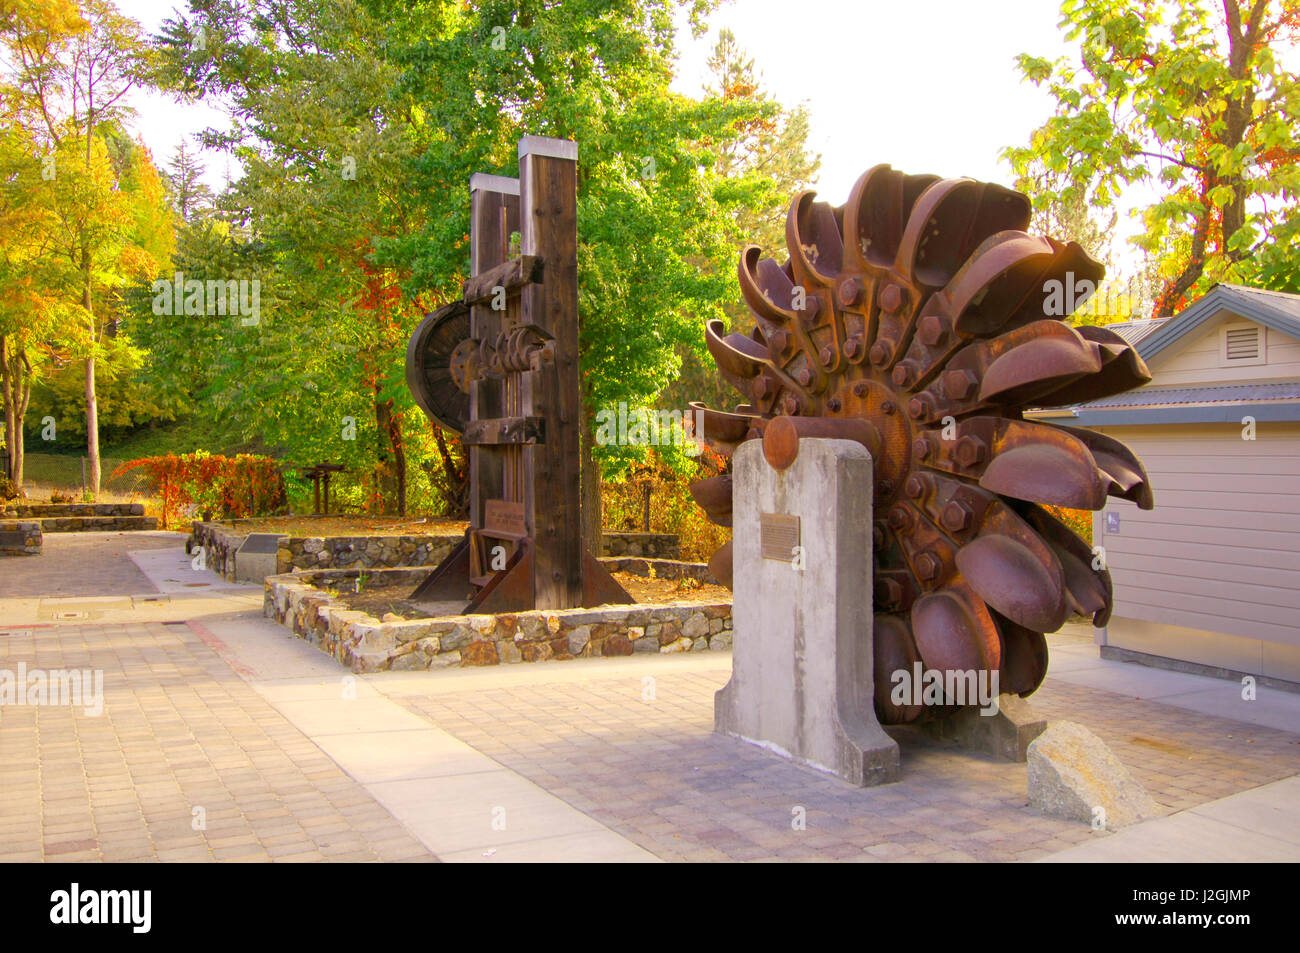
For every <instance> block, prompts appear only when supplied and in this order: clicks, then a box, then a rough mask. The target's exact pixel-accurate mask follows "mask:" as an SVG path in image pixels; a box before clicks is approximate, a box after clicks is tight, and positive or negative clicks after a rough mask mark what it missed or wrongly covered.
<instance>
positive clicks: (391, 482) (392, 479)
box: [375, 400, 406, 516]
mask: <svg viewBox="0 0 1300 953" xmlns="http://www.w3.org/2000/svg"><path fill="white" fill-rule="evenodd" d="M375 423H376V425H377V426H378V428H379V467H378V469H379V492H380V498H381V500H382V505H383V510H384V512H385V513H391V512H393V510H394V508H395V509H396V512H397V515H398V516H405V515H406V448H405V446H403V443H402V421H401V417H400V416H399V415H395V414H394V413H393V402H392V401H391V400H385V401H382V402H381V401H378V400H376V401H375ZM390 454H391V456H390Z"/></svg>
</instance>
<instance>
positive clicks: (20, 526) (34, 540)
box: [0, 520, 43, 556]
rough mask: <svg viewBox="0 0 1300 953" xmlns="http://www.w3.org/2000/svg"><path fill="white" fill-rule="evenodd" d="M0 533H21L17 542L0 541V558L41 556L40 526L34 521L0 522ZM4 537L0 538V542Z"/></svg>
mask: <svg viewBox="0 0 1300 953" xmlns="http://www.w3.org/2000/svg"><path fill="white" fill-rule="evenodd" d="M0 533H5V534H7V533H21V534H22V536H21V540H20V541H18V542H12V543H10V542H3V541H0V556H39V555H40V554H41V542H42V538H43V537H42V535H41V524H40V523H39V522H36V521H34V520H0ZM4 538H5V537H3V536H0V540H3V539H4Z"/></svg>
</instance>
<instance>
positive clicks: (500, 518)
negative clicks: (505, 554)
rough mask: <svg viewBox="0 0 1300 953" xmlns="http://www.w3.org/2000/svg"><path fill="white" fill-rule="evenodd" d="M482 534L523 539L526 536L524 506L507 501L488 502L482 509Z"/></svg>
mask: <svg viewBox="0 0 1300 953" xmlns="http://www.w3.org/2000/svg"><path fill="white" fill-rule="evenodd" d="M483 532H484V533H486V534H488V535H491V536H497V535H500V536H503V537H506V538H509V539H523V538H524V537H525V536H527V535H528V529H527V526H526V525H525V523H524V504H522V503H512V502H511V501H509V500H488V501H487V502H486V504H485V505H484V508H483Z"/></svg>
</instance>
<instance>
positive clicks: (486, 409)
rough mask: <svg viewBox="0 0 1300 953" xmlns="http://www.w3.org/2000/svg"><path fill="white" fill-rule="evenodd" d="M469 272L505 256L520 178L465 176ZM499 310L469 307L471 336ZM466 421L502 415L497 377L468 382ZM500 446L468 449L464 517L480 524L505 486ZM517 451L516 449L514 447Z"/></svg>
mask: <svg viewBox="0 0 1300 953" xmlns="http://www.w3.org/2000/svg"><path fill="white" fill-rule="evenodd" d="M470 221H471V225H470V274H471V275H479V274H482V273H484V272H488V271H491V270H492V269H493V268H495V267H497V266H498V265H500V264H501V263H502V262H503V261H505V260H506V255H507V253H508V251H509V245H510V233H511V232H512V231H515V230H516V229H518V227H519V180H518V179H507V178H505V177H503V176H499V175H482V174H476V175H475V176H474V177H473V178H471V179H470ZM502 319H503V314H502V313H501V312H498V311H493V310H492V309H491V308H490V307H488V306H487V305H482V304H479V305H474V306H473V307H471V308H470V336H471V337H474V338H477V339H479V340H493V339H495V338H496V336H497V335H498V334H500V333H501V330H502ZM469 399H470V419H471V420H474V419H480V418H482V419H488V418H493V417H502V416H504V415H505V394H504V389H503V387H502V383H501V381H500V380H494V379H492V378H483V379H480V380H476V381H474V382H473V383H471V384H470V396H469ZM507 452H508V451H507V449H506V448H505V447H496V446H492V445H487V446H481V447H474V446H471V447H470V448H469V450H468V453H469V481H470V488H469V520H470V525H471V526H474V527H477V528H481V527H482V526H483V504H484V501H486V500H494V499H500V498H501V496H502V490H503V486H504V471H505V454H506V453H507ZM514 452H516V453H517V452H518V451H514Z"/></svg>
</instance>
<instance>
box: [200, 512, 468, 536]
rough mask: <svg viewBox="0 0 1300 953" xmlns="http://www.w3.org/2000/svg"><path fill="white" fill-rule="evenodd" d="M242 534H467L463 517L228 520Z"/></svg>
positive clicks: (295, 517) (340, 517) (332, 517)
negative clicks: (452, 518) (454, 518)
mask: <svg viewBox="0 0 1300 953" xmlns="http://www.w3.org/2000/svg"><path fill="white" fill-rule="evenodd" d="M222 525H223V526H229V527H231V528H232V529H236V530H238V531H239V532H241V533H284V534H285V535H286V536H428V535H437V536H446V535H448V534H451V533H463V532H465V527H466V526H467V525H469V524H468V523H465V522H463V521H461V520H450V519H439V518H437V517H430V518H428V519H412V518H410V517H399V516H267V517H259V518H257V519H250V520H226V521H224V522H223V523H222Z"/></svg>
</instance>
